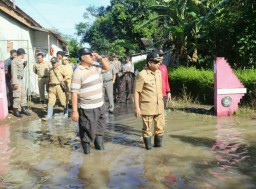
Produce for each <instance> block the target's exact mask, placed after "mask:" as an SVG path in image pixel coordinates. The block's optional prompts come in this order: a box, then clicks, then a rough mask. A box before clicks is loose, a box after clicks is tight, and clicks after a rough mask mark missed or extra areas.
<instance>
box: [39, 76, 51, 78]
mask: <svg viewBox="0 0 256 189" xmlns="http://www.w3.org/2000/svg"><path fill="white" fill-rule="evenodd" d="M47 77H49V76H43V77H40V78H47Z"/></svg>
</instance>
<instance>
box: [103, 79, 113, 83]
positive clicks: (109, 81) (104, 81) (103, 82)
mask: <svg viewBox="0 0 256 189" xmlns="http://www.w3.org/2000/svg"><path fill="white" fill-rule="evenodd" d="M110 81H113V80H112V79H110V80H107V81H103V83H107V82H110Z"/></svg>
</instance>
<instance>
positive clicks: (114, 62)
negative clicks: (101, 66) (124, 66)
mask: <svg viewBox="0 0 256 189" xmlns="http://www.w3.org/2000/svg"><path fill="white" fill-rule="evenodd" d="M111 63H112V64H113V65H114V66H115V69H116V73H119V72H120V71H121V62H120V61H118V60H117V61H112V62H111Z"/></svg>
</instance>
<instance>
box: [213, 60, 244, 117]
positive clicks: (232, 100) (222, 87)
mask: <svg viewBox="0 0 256 189" xmlns="http://www.w3.org/2000/svg"><path fill="white" fill-rule="evenodd" d="M245 93H246V88H244V86H243V84H242V83H241V82H240V81H239V79H238V78H237V76H236V75H235V74H234V72H233V70H232V69H231V67H230V66H229V64H228V63H227V61H226V60H225V59H224V58H223V57H217V58H216V61H215V62H214V110H215V113H216V115H217V116H230V115H232V114H233V113H234V112H236V110H237V109H238V104H239V102H240V100H241V98H242V97H243V96H244V94H245Z"/></svg>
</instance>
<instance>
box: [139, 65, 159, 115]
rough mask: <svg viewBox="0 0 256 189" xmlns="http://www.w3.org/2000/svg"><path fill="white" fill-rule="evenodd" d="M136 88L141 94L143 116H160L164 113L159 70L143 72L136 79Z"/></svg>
mask: <svg viewBox="0 0 256 189" xmlns="http://www.w3.org/2000/svg"><path fill="white" fill-rule="evenodd" d="M134 87H135V88H134V90H135V91H136V92H138V93H139V104H140V110H141V114H142V115H159V114H161V113H163V112H164V102H163V94H162V76H161V72H160V71H159V70H157V71H156V72H152V71H151V70H142V71H141V72H140V73H139V75H138V76H137V77H136V80H135V86H134Z"/></svg>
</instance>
